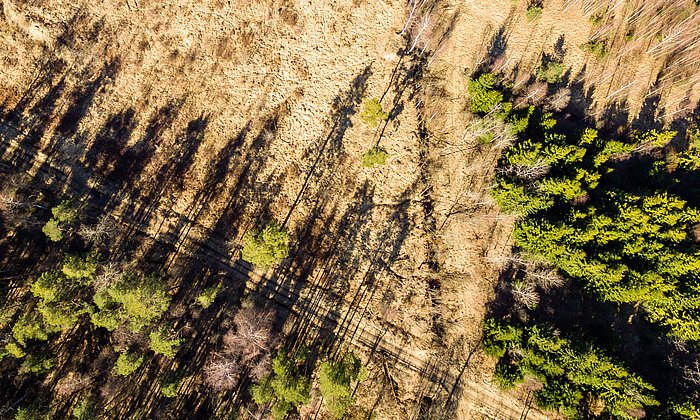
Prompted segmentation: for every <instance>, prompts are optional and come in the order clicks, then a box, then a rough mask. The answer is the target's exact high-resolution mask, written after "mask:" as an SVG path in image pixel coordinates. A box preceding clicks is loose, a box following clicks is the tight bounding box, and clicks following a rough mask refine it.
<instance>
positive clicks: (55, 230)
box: [41, 219, 63, 242]
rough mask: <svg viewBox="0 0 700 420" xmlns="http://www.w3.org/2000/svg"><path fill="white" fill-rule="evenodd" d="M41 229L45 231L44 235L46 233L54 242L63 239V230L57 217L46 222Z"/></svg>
mask: <svg viewBox="0 0 700 420" xmlns="http://www.w3.org/2000/svg"><path fill="white" fill-rule="evenodd" d="M41 231H42V232H44V235H46V236H47V237H48V238H49V239H50V240H51V241H52V242H58V241H60V240H61V239H63V230H62V229H61V226H60V225H59V223H58V220H56V219H51V220H49V221H48V222H46V224H45V225H44V227H43V228H41Z"/></svg>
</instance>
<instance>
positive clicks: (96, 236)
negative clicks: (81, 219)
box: [78, 214, 117, 246]
mask: <svg viewBox="0 0 700 420" xmlns="http://www.w3.org/2000/svg"><path fill="white" fill-rule="evenodd" d="M116 234H117V224H116V223H115V222H114V219H112V218H111V217H110V216H108V215H106V214H105V215H103V216H102V217H100V218H99V219H98V220H97V223H95V224H94V225H82V226H81V227H80V229H79V230H78V235H80V237H81V238H83V240H84V241H85V242H87V243H89V244H92V245H95V246H101V245H106V244H108V243H109V241H111V240H112V239H113V238H114V237H115V236H116Z"/></svg>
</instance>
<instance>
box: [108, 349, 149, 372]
mask: <svg viewBox="0 0 700 420" xmlns="http://www.w3.org/2000/svg"><path fill="white" fill-rule="evenodd" d="M142 363H143V356H139V355H138V354H137V353H129V352H122V353H120V354H119V357H118V358H117V362H116V363H115V364H114V372H115V373H116V374H117V375H120V376H129V375H131V374H132V373H134V372H136V370H138V368H139V367H141V364H142Z"/></svg>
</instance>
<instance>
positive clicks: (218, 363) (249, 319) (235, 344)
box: [204, 307, 273, 390]
mask: <svg viewBox="0 0 700 420" xmlns="http://www.w3.org/2000/svg"><path fill="white" fill-rule="evenodd" d="M272 315H273V314H272V312H271V311H266V310H262V309H258V308H255V307H244V308H243V309H241V310H239V311H238V312H237V313H236V315H235V316H234V318H233V324H234V327H235V329H231V330H229V331H227V332H226V334H224V337H223V340H222V344H223V345H222V347H221V349H220V351H218V352H216V353H215V354H214V355H213V356H212V358H211V361H210V362H209V364H208V365H207V366H206V367H205V368H204V379H205V382H206V383H207V385H209V386H210V387H212V388H213V389H215V390H227V389H232V388H233V387H235V386H236V384H237V383H238V381H239V380H240V379H241V378H242V377H243V375H246V374H247V375H249V376H250V377H251V378H253V379H256V380H257V379H260V378H262V377H263V376H265V375H266V374H267V372H268V371H269V367H270V364H271V360H272V358H271V355H270V350H271V348H272V347H273V337H272Z"/></svg>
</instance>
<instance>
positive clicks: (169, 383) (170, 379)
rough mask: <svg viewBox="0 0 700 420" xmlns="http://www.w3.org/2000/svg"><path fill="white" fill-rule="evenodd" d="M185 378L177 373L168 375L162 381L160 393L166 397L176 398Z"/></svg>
mask: <svg viewBox="0 0 700 420" xmlns="http://www.w3.org/2000/svg"><path fill="white" fill-rule="evenodd" d="M182 380H183V378H182V377H180V375H178V374H176V373H168V374H166V375H164V376H163V378H162V379H161V380H160V393H161V394H162V395H163V396H164V397H168V398H175V397H177V395H178V393H179V391H180V385H181V384H182Z"/></svg>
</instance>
